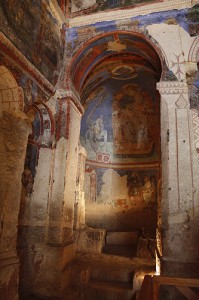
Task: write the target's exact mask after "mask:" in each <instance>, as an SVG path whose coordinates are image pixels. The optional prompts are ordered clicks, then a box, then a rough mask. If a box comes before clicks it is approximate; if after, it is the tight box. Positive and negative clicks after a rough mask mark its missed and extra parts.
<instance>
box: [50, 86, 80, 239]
mask: <svg viewBox="0 0 199 300" xmlns="http://www.w3.org/2000/svg"><path fill="white" fill-rule="evenodd" d="M57 95H58V106H59V112H58V118H57V140H58V141H57V145H56V148H55V150H54V151H55V153H54V166H53V171H52V187H51V195H50V200H49V231H48V242H49V243H51V244H66V243H70V242H72V241H73V225H74V204H75V195H76V176H77V166H78V155H79V145H78V144H79V134H80V121H81V116H82V113H83V108H82V106H81V104H80V103H79V101H78V99H76V97H75V95H74V94H73V93H72V92H67V93H64V92H63V91H60V92H57Z"/></svg>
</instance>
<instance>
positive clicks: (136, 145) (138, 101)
mask: <svg viewBox="0 0 199 300" xmlns="http://www.w3.org/2000/svg"><path fill="white" fill-rule="evenodd" d="M112 108H113V111H112V126H113V149H114V153H115V154H134V155H147V154H148V155H149V154H150V153H151V152H152V150H153V147H154V145H155V144H156V143H157V132H156V131H157V130H156V124H158V114H157V113H156V112H155V107H154V104H153V102H152V99H151V98H150V96H149V95H148V94H147V93H146V92H143V91H142V90H141V88H140V87H139V86H138V85H137V84H134V83H132V84H125V85H123V87H122V88H121V89H119V90H118V91H116V92H115V94H114V97H113V104H112Z"/></svg>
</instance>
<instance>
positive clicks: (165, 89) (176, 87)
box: [157, 81, 188, 95]
mask: <svg viewBox="0 0 199 300" xmlns="http://www.w3.org/2000/svg"><path fill="white" fill-rule="evenodd" d="M157 89H158V91H159V92H160V94H161V95H164V94H182V93H188V85H187V83H185V82H179V81H160V82H158V83H157Z"/></svg>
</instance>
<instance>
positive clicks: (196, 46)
mask: <svg viewBox="0 0 199 300" xmlns="http://www.w3.org/2000/svg"><path fill="white" fill-rule="evenodd" d="M188 61H190V62H193V63H197V62H198V61H199V38H198V36H197V37H196V38H195V39H194V41H193V43H192V45H191V47H190V50H189V55H188Z"/></svg>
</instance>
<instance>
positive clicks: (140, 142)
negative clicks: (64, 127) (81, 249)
mask: <svg viewBox="0 0 199 300" xmlns="http://www.w3.org/2000/svg"><path fill="white" fill-rule="evenodd" d="M118 70H119V69H118ZM118 70H117V72H118ZM128 72H129V68H128ZM128 72H127V73H128ZM134 73H135V74H136V76H135V78H134V80H133V83H132V80H131V79H128V80H117V79H115V78H110V77H109V80H108V81H105V82H104V83H103V84H100V83H99V86H97V87H96V88H95V89H94V90H93V91H92V92H91V94H90V95H89V97H88V98H87V101H85V107H86V111H85V114H84V116H83V118H82V124H81V143H82V145H83V146H84V147H85V148H86V150H87V155H88V156H87V158H88V159H89V160H94V161H96V162H102V163H114V162H118V161H121V162H123V161H131V160H132V159H134V160H137V159H138V160H140V161H141V160H142V159H144V161H153V160H154V159H155V160H158V150H159V139H158V136H159V98H158V94H157V92H156V90H155V81H154V79H153V77H151V78H150V79H149V78H147V75H149V72H148V74H147V70H145V72H143V69H142V68H141V67H140V66H139V67H138V66H137V67H136V68H135V70H134ZM129 76H130V77H132V73H131V72H129Z"/></svg>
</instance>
